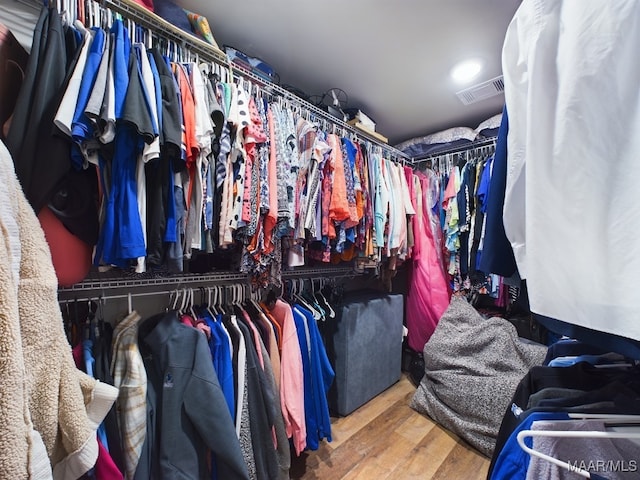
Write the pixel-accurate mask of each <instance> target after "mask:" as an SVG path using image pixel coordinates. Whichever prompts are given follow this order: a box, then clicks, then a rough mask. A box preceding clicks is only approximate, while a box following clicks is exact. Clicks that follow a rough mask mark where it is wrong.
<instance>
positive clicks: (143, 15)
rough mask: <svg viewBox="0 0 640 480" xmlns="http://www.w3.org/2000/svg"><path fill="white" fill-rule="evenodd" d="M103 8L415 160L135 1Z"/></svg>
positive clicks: (118, 0) (105, 0) (106, 2)
mask: <svg viewBox="0 0 640 480" xmlns="http://www.w3.org/2000/svg"><path fill="white" fill-rule="evenodd" d="M100 4H101V5H102V6H104V7H107V8H110V9H111V10H113V11H116V12H118V13H121V14H122V15H125V16H127V17H129V18H131V19H132V20H134V21H135V22H136V23H138V24H140V25H141V26H144V27H145V28H149V29H151V30H159V31H160V32H161V33H163V34H165V35H168V36H170V37H171V40H173V41H176V42H178V43H179V44H181V45H183V46H184V47H185V48H188V49H190V50H192V51H193V53H197V54H198V55H199V56H200V57H202V58H204V59H208V60H213V61H215V62H217V63H219V64H221V65H222V66H224V67H226V68H230V69H231V70H232V71H233V73H234V74H236V75H238V76H240V77H243V78H248V79H251V80H252V81H253V82H255V83H258V84H260V85H261V86H263V87H264V88H267V89H270V90H271V91H272V92H273V93H277V94H278V95H280V96H281V97H284V98H285V99H287V100H289V101H292V102H295V103H296V104H297V105H298V106H300V108H302V109H305V110H309V111H310V112H313V113H314V114H315V115H318V116H319V117H321V118H322V119H324V120H327V121H328V122H329V123H332V124H335V125H336V127H338V128H340V129H345V130H347V131H348V132H350V133H351V134H353V135H355V136H356V137H358V138H365V139H366V140H367V141H369V142H371V143H373V144H375V145H378V146H380V147H382V148H383V149H384V150H386V151H387V152H389V153H390V154H392V155H395V156H396V157H399V158H400V159H403V160H405V161H410V160H411V157H409V156H408V155H407V154H405V153H403V152H402V151H400V150H398V149H397V148H395V147H392V146H391V145H388V144H386V143H382V142H380V141H379V140H378V139H376V138H375V137H373V136H372V135H369V134H367V133H366V132H363V131H362V130H357V129H356V128H354V127H352V126H351V125H349V124H348V123H346V122H344V121H342V120H340V119H339V118H336V117H334V116H332V115H330V114H329V113H327V112H325V111H324V110H322V109H321V108H319V107H317V106H315V105H314V104H312V103H310V102H308V101H306V100H304V99H302V98H300V97H298V96H297V95H295V94H294V93H292V92H290V91H288V90H286V89H284V88H282V87H281V86H279V85H277V84H275V83H272V82H269V81H268V80H266V79H265V78H263V77H261V76H259V75H256V74H255V73H253V72H251V71H249V70H246V69H244V68H242V67H240V66H238V65H236V64H234V63H232V62H230V61H229V59H228V57H227V56H226V54H225V53H224V52H222V51H221V50H219V49H218V48H216V47H214V46H212V45H209V44H208V43H206V42H204V41H203V40H201V39H199V38H198V37H196V36H194V35H189V34H188V33H186V32H183V31H182V30H180V29H179V28H177V27H175V26H174V25H172V24H171V23H169V22H167V21H166V20H164V19H163V18H161V17H159V16H158V15H155V14H154V13H152V12H149V11H148V10H146V9H145V8H144V7H142V6H140V5H138V4H137V3H135V2H132V1H131V0H102V1H101V2H100Z"/></svg>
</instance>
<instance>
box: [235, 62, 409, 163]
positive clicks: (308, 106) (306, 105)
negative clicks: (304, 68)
mask: <svg viewBox="0 0 640 480" xmlns="http://www.w3.org/2000/svg"><path fill="white" fill-rule="evenodd" d="M231 67H232V69H233V72H234V74H237V75H239V76H241V77H249V78H251V80H252V81H254V82H256V83H259V84H260V85H262V86H266V87H267V88H269V89H271V90H272V91H273V92H275V93H277V94H278V95H280V96H282V97H284V98H285V99H287V100H290V101H293V102H295V103H297V104H298V105H299V106H300V108H302V109H305V110H308V111H309V112H312V113H313V114H314V115H317V116H319V117H321V118H322V119H324V120H327V121H328V122H330V123H333V124H335V125H336V127H338V128H340V129H344V130H347V131H348V132H349V133H351V134H353V135H355V136H356V137H362V138H365V139H366V140H367V141H369V142H371V143H373V144H375V145H377V146H379V147H382V148H383V149H384V150H386V151H387V152H389V153H390V154H392V155H395V156H397V157H400V159H402V160H405V161H410V160H411V157H409V156H408V155H407V154H406V153H404V152H402V151H401V150H398V149H397V148H395V147H393V146H391V145H389V144H386V143H382V142H380V141H379V140H378V139H376V138H375V137H374V136H373V135H370V134H368V133H367V132H365V131H363V130H358V129H356V128H354V127H353V126H351V125H349V124H348V123H346V122H344V121H343V120H340V119H339V118H337V117H334V116H333V115H331V114H329V113H327V112H325V111H324V110H322V109H321V108H320V107H318V106H316V105H314V104H313V103H310V102H308V101H306V100H304V99H302V98H300V97H298V96H297V95H296V94H294V93H292V92H290V91H289V90H286V89H285V88H282V87H281V86H280V85H277V84H275V83H270V82H268V81H267V80H265V79H264V78H262V77H260V76H259V75H256V74H255V73H253V72H251V71H249V70H246V69H244V68H242V67H240V66H237V65H235V64H233V63H232V64H231Z"/></svg>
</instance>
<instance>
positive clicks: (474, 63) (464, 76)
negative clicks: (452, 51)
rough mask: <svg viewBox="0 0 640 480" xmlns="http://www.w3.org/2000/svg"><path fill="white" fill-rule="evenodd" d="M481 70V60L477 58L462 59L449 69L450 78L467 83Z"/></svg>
mask: <svg viewBox="0 0 640 480" xmlns="http://www.w3.org/2000/svg"><path fill="white" fill-rule="evenodd" d="M481 71H482V62H481V61H480V60H477V59H473V60H464V61H462V62H460V63H458V64H457V65H456V66H455V67H453V69H452V70H451V78H453V80H454V81H455V82H456V83H468V82H470V81H471V80H473V79H474V78H476V77H477V76H478V75H479V74H480V72H481Z"/></svg>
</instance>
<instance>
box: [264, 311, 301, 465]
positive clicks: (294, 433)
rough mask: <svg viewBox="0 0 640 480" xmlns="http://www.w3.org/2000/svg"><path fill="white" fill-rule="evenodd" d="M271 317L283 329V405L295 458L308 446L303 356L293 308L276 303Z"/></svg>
mask: <svg viewBox="0 0 640 480" xmlns="http://www.w3.org/2000/svg"><path fill="white" fill-rule="evenodd" d="M271 315H272V316H273V318H274V319H275V320H276V321H277V322H278V323H279V324H280V326H281V327H282V354H281V355H280V404H281V406H282V415H283V417H284V425H285V429H286V432H287V437H289V438H293V446H294V448H295V450H296V454H297V455H300V453H301V452H302V451H303V450H304V449H305V447H306V446H307V428H306V424H305V422H304V379H303V376H302V375H303V374H302V354H301V353H300V344H299V343H298V333H297V331H296V326H295V323H294V321H293V312H292V310H291V306H290V305H289V304H287V303H285V302H283V301H282V300H276V304H275V306H274V307H273V309H272V310H271Z"/></svg>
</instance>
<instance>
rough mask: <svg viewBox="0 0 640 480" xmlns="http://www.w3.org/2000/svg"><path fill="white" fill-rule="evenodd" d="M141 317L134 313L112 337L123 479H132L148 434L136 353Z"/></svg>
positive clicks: (142, 376) (144, 385) (143, 383)
mask: <svg viewBox="0 0 640 480" xmlns="http://www.w3.org/2000/svg"><path fill="white" fill-rule="evenodd" d="M139 322H140V315H138V313H136V312H135V311H134V312H132V313H130V314H129V315H128V316H127V317H126V318H125V319H124V320H122V322H120V323H119V324H118V325H117V326H116V328H115V330H114V333H113V338H114V340H113V358H112V361H111V374H112V375H113V384H114V386H115V387H117V388H118V389H119V393H118V399H117V400H116V408H117V418H118V425H119V427H120V432H121V434H122V450H123V453H124V461H125V479H127V480H129V479H133V477H134V475H135V473H136V468H137V466H138V461H139V460H140V454H141V453H142V445H143V444H144V440H145V436H146V433H147V411H146V410H147V372H146V370H145V368H144V363H143V361H142V356H141V355H140V350H139V349H138V324H139Z"/></svg>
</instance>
